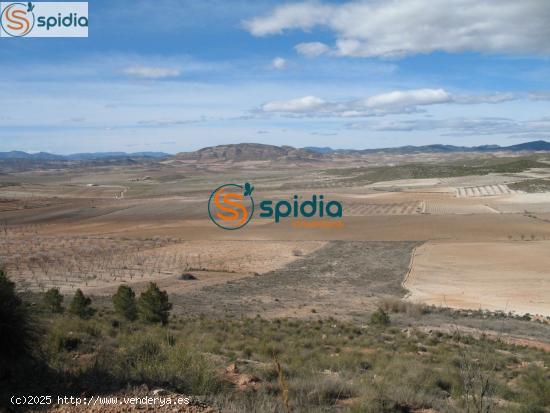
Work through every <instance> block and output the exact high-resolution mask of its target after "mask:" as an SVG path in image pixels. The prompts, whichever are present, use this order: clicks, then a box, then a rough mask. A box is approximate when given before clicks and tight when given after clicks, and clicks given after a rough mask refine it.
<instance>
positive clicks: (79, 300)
mask: <svg viewBox="0 0 550 413" xmlns="http://www.w3.org/2000/svg"><path fill="white" fill-rule="evenodd" d="M63 299H64V297H63V295H62V294H61V293H60V291H59V289H58V288H51V289H49V290H48V291H46V293H45V294H44V304H45V305H46V307H47V308H48V309H49V310H50V311H52V312H53V313H62V312H64V311H65V309H64V308H63ZM91 304H92V300H91V299H90V297H86V296H85V295H84V293H83V292H82V291H81V290H80V289H78V290H76V292H75V295H74V296H73V299H72V301H71V303H70V304H69V307H68V309H67V311H68V312H69V313H70V314H73V315H75V316H77V317H80V318H83V319H88V318H90V317H91V316H93V314H94V313H95V310H94V309H93V308H92V306H91ZM113 307H114V309H115V311H116V313H117V314H119V315H120V316H121V317H123V318H124V319H126V320H129V321H134V320H137V319H138V318H139V319H140V320H143V321H145V322H148V323H161V324H162V325H166V324H168V318H169V316H170V310H171V309H172V304H171V303H170V302H169V300H168V293H167V292H166V291H161V290H160V289H159V287H158V286H157V285H156V284H155V283H149V286H148V288H147V289H146V290H145V291H144V292H142V293H141V294H140V296H139V298H136V293H135V292H134V290H132V288H130V287H129V286H127V285H121V286H120V287H118V290H117V292H116V294H115V295H113Z"/></svg>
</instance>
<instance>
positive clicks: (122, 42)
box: [0, 0, 550, 154]
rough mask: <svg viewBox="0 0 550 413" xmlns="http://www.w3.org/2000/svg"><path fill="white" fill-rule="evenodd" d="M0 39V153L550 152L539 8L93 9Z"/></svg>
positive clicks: (259, 1) (187, 2)
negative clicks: (55, 27)
mask: <svg viewBox="0 0 550 413" xmlns="http://www.w3.org/2000/svg"><path fill="white" fill-rule="evenodd" d="M89 20H90V23H89V37H88V38H72V39H71V38H5V37H2V38H0V151H11V150H23V151H28V152H38V151H46V152H52V153H59V154H68V153H77V152H103V151H125V152H137V151H162V152H168V153H177V152H183V151H192V150H196V149H199V148H202V147H205V146H212V145H221V144H228V143H240V142H258V143H266V144H273V145H291V146H295V147H305V146H319V147H324V146H330V147H333V148H356V149H363V148H378V147H394V146H402V145H425V144H434V143H444V144H453V145H465V146H472V145H481V144H500V145H513V144H517V143H521V142H526V141H530V140H538V139H546V140H549V141H550V24H548V22H550V1H547V0H522V1H517V0H366V1H308V2H296V1H268V0H255V1H252V0H250V1H244V0H231V1H221V0H202V1H200V2H199V1H195V0H179V1H178V0H154V1H152V0H132V1H126V0H109V1H106V0H93V1H91V2H89Z"/></svg>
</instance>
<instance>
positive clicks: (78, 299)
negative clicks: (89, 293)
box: [69, 288, 95, 319]
mask: <svg viewBox="0 0 550 413" xmlns="http://www.w3.org/2000/svg"><path fill="white" fill-rule="evenodd" d="M91 304H92V300H91V299H90V298H89V297H86V296H85V295H84V294H83V293H82V290H80V288H79V289H78V290H76V292H75V293H74V297H73V301H71V305H70V306H69V313H71V314H74V315H76V316H78V317H80V318H83V319H87V318H90V317H91V316H92V315H93V314H94V312H95V310H94V309H93V308H92V307H90V305H91Z"/></svg>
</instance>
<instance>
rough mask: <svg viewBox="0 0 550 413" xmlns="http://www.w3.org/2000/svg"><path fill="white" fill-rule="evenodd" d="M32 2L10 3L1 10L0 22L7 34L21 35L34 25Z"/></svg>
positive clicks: (25, 33) (24, 34) (28, 31)
mask: <svg viewBox="0 0 550 413" xmlns="http://www.w3.org/2000/svg"><path fill="white" fill-rule="evenodd" d="M33 10H34V6H33V4H32V3H30V2H29V3H27V4H25V3H11V4H8V5H7V6H6V7H4V8H3V10H2V15H1V16H0V24H1V26H2V29H4V32H5V33H6V34H7V35H8V36H12V37H23V36H26V35H27V34H29V33H30V31H31V30H32V29H33V27H34V23H35V20H36V18H35V16H34V11H33Z"/></svg>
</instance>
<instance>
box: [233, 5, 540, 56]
mask: <svg viewBox="0 0 550 413" xmlns="http://www.w3.org/2000/svg"><path fill="white" fill-rule="evenodd" d="M549 21H550V1H547V0H521V1H518V0H392V1H381V0H372V1H355V2H348V3H344V4H328V3H321V2H301V3H291V4H285V5H282V6H278V7H276V8H274V9H273V10H271V11H270V12H269V13H268V14H267V15H265V16H260V17H255V18H252V19H250V20H246V21H244V22H243V23H244V27H245V28H246V29H247V30H248V31H249V32H250V33H251V34H252V35H254V36H268V35H278V34H282V33H284V32H285V31H288V30H293V29H294V30H302V31H308V32H309V31H311V30H312V29H314V28H316V27H320V28H327V29H329V30H331V31H332V32H333V33H334V35H335V37H336V41H335V44H334V45H333V46H328V45H326V44H324V43H320V42H311V43H301V44H298V45H297V46H296V50H297V51H298V53H301V54H303V55H305V56H309V57H312V56H318V55H321V54H332V55H337V56H359V57H374V56H377V57H402V56H407V55H414V54H423V53H432V52H436V51H444V52H449V53H456V52H465V51H474V52H483V53H498V54H540V55H548V54H550V24H548V22H549Z"/></svg>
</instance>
